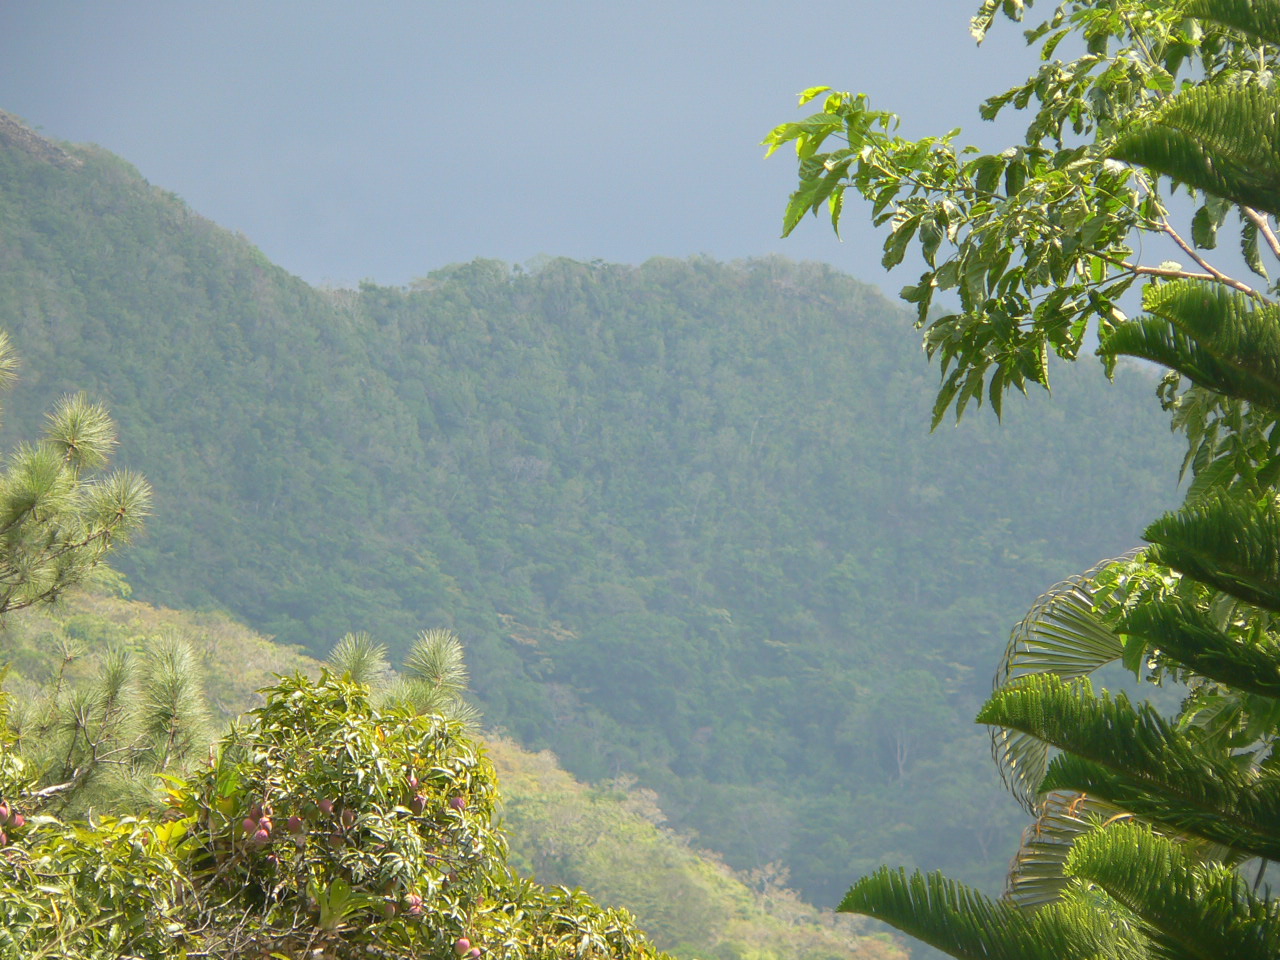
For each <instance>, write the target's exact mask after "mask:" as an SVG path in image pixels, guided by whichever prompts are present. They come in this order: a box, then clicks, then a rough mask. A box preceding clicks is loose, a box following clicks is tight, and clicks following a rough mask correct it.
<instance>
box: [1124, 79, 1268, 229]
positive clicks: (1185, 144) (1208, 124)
mask: <svg viewBox="0 0 1280 960" xmlns="http://www.w3.org/2000/svg"><path fill="white" fill-rule="evenodd" d="M1111 155H1112V156H1114V157H1116V158H1117V159H1120V160H1124V161H1127V162H1129V163H1133V164H1137V165H1140V166H1144V167H1147V168H1149V169H1151V170H1154V171H1155V172H1157V173H1161V174H1164V175H1165V176H1168V177H1171V178H1173V179H1174V180H1176V181H1178V182H1180V183H1185V184H1189V185H1190V186H1193V187H1196V188H1198V189H1200V190H1204V191H1206V192H1208V193H1211V194H1213V195H1215V196H1219V197H1223V198H1225V199H1227V200H1231V201H1233V202H1235V203H1242V204H1246V205H1247V206H1250V207H1254V208H1255V209H1258V210H1264V211H1266V212H1268V213H1280V95H1278V94H1277V93H1276V91H1275V90H1274V89H1272V88H1271V87H1269V86H1264V85H1262V84H1251V85H1249V86H1197V87H1192V88H1190V89H1188V90H1185V91H1183V92H1182V93H1180V94H1178V95H1177V96H1175V97H1173V98H1172V99H1170V100H1169V101H1167V102H1166V103H1165V104H1164V105H1162V106H1161V107H1159V108H1157V109H1156V110H1155V111H1153V112H1152V113H1151V114H1150V115H1149V116H1148V117H1146V118H1144V119H1143V120H1140V121H1138V122H1137V123H1136V124H1135V125H1134V128H1133V129H1132V130H1131V131H1130V132H1128V133H1126V134H1124V135H1123V136H1121V137H1120V138H1119V139H1118V140H1117V141H1116V143H1115V144H1114V146H1113V147H1112V150H1111Z"/></svg>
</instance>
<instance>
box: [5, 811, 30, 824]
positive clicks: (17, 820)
mask: <svg viewBox="0 0 1280 960" xmlns="http://www.w3.org/2000/svg"><path fill="white" fill-rule="evenodd" d="M26 822H27V818H26V817H24V816H23V815H22V814H20V813H15V814H13V816H11V817H10V818H9V823H10V824H12V825H13V826H15V827H20V826H22V825H23V824H24V823H26Z"/></svg>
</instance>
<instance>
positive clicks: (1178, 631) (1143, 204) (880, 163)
mask: <svg viewBox="0 0 1280 960" xmlns="http://www.w3.org/2000/svg"><path fill="white" fill-rule="evenodd" d="M1027 6H1030V4H1029V3H1027V4H1023V3H1008V2H1003V3H1001V2H999V0H988V2H986V3H985V4H984V5H983V8H982V10H981V11H980V12H979V15H978V17H977V18H975V21H974V32H975V35H977V36H978V37H979V39H981V36H982V35H983V34H984V33H985V31H986V30H987V28H988V27H990V26H991V24H992V22H993V21H994V19H995V17H996V16H997V15H998V14H999V12H1000V11H1001V10H1003V11H1004V13H1006V14H1007V15H1009V16H1011V17H1013V18H1015V19H1020V18H1021V16H1022V14H1023V13H1024V9H1025V7H1027ZM1073 32H1076V33H1078V34H1080V35H1082V36H1083V38H1084V41H1085V46H1086V48H1087V53H1086V54H1085V55H1084V56H1082V57H1080V58H1078V59H1077V60H1075V61H1073V62H1072V63H1068V64H1063V63H1060V62H1057V61H1053V60H1052V55H1053V51H1054V49H1055V48H1056V47H1057V45H1058V44H1059V42H1061V41H1062V40H1064V39H1065V38H1067V37H1068V36H1069V35H1070V34H1071V33H1073ZM1028 37H1029V38H1030V40H1031V41H1032V42H1042V43H1043V45H1044V52H1045V60H1046V65H1045V67H1044V68H1043V69H1042V70H1041V71H1040V73H1039V74H1038V76H1037V77H1034V78H1032V79H1031V81H1029V82H1028V84H1027V85H1025V86H1023V87H1020V88H1015V89H1014V90H1012V91H1010V92H1009V93H1008V94H1006V95H1003V96H1001V97H996V98H993V99H992V100H991V101H988V104H987V105H986V106H985V107H984V115H986V116H994V115H995V113H997V112H999V110H1000V109H1002V108H1003V107H1005V106H1006V105H1008V104H1013V105H1014V106H1015V107H1018V108H1023V107H1026V106H1028V105H1029V104H1031V103H1033V102H1034V103H1036V104H1037V109H1036V111H1035V116H1034V119H1033V121H1032V123H1031V125H1030V127H1029V129H1028V135H1027V143H1026V145H1025V146H1023V147H1015V148H1012V149H1011V150H1009V151H1005V152H1004V153H1002V154H999V155H980V156H976V157H974V158H972V159H965V158H964V154H963V153H962V152H960V151H956V150H955V149H954V148H953V147H952V146H951V143H950V139H951V138H950V137H947V138H942V139H931V140H926V141H921V142H919V143H911V142H908V141H903V140H899V139H897V138H894V137H891V136H890V135H889V130H891V128H892V125H893V123H894V118H892V117H891V116H890V115H888V114H881V113H874V112H872V111H870V110H869V109H868V108H867V105H866V101H865V98H862V97H859V98H853V97H850V96H848V95H846V94H830V95H829V96H828V97H827V99H826V101H825V104H824V110H823V112H822V113H820V114H818V115H816V116H814V117H811V118H810V119H809V120H807V121H803V122H801V123H799V124H785V125H783V126H782V127H779V128H778V130H776V131H775V132H774V134H773V135H771V137H770V140H769V141H768V142H769V143H770V145H771V147H776V146H778V145H780V144H781V143H784V142H790V141H795V142H796V143H797V147H798V150H799V154H800V158H801V159H800V175H801V186H800V189H799V190H798V191H797V192H796V193H795V194H794V195H793V197H792V202H791V206H790V208H789V210H788V215H787V221H786V226H787V229H788V230H790V229H791V228H793V227H794V226H795V224H796V223H797V222H798V221H799V219H800V217H801V216H802V215H803V214H804V213H806V212H809V211H811V210H812V211H815V212H816V211H817V209H818V208H819V207H821V206H822V205H824V204H826V205H829V207H830V210H831V215H832V218H833V221H835V222H837V223H838V221H839V218H840V216H841V213H842V201H843V192H844V190H845V189H846V188H847V187H853V188H854V189H855V190H856V191H857V192H860V193H861V194H863V195H864V196H866V197H867V198H868V199H870V200H871V201H872V203H873V205H874V216H875V218H876V221H877V223H888V224H889V225H890V227H891V229H892V233H891V235H890V237H889V239H888V240H887V241H886V245H885V250H886V253H885V262H886V265H887V266H892V265H893V264H895V263H897V262H899V261H901V259H902V258H903V256H904V254H905V250H906V248H907V246H908V244H910V243H911V242H912V241H913V240H918V242H919V243H920V246H921V252H922V253H923V255H924V259H925V261H926V263H927V265H928V268H929V269H928V271H927V272H926V273H925V275H924V277H923V278H922V279H921V281H920V283H918V284H916V285H913V286H911V287H908V288H907V289H906V290H904V296H905V297H906V298H907V299H908V300H910V301H913V302H915V303H917V305H918V306H919V310H920V314H919V317H920V324H921V325H924V326H927V329H926V334H925V337H926V347H927V349H928V350H929V351H930V353H931V354H933V355H936V356H939V357H940V359H941V363H942V372H943V383H942V388H941V390H940V393H939V397H938V402H937V405H936V407H935V423H936V422H937V420H938V419H940V418H941V417H942V416H943V415H944V414H945V413H946V412H947V411H948V410H950V409H953V408H954V409H955V410H956V412H957V415H959V414H960V413H962V412H963V411H964V409H965V406H966V405H967V404H968V403H970V402H975V403H981V402H982V401H983V400H984V398H985V399H987V400H989V401H990V402H991V404H992V406H993V407H994V408H995V410H996V412H997V413H999V411H1000V405H1001V400H1002V398H1003V395H1004V393H1005V392H1006V391H1007V390H1008V389H1009V388H1011V387H1016V388H1019V389H1025V387H1026V385H1027V384H1028V383H1040V384H1043V385H1046V386H1047V384H1048V376H1049V363H1048V354H1049V352H1050V351H1054V352H1056V353H1057V354H1058V355H1059V356H1061V357H1063V358H1065V359H1074V358H1075V356H1076V355H1077V353H1078V351H1079V349H1080V347H1081V346H1082V344H1083V342H1084V335H1085V331H1086V328H1087V327H1088V326H1089V325H1090V323H1094V324H1096V327H1097V330H1098V333H1099V337H1100V349H1099V353H1100V355H1101V356H1102V357H1103V359H1104V360H1105V361H1106V362H1107V364H1108V365H1109V366H1114V364H1115V363H1116V362H1117V360H1118V359H1119V358H1120V357H1126V356H1128V357H1138V358H1141V359H1144V360H1148V361H1151V362H1154V363H1158V364H1161V365H1163V366H1164V367H1166V368H1168V370H1169V371H1170V372H1169V374H1168V375H1167V376H1166V377H1165V379H1164V381H1163V382H1162V384H1161V388H1160V396H1161V399H1162V401H1163V403H1164V405H1165V407H1166V408H1167V409H1169V410H1170V411H1171V412H1172V414H1173V418H1174V424H1175V426H1176V427H1178V428H1180V429H1182V430H1183V431H1184V432H1185V433H1186V434H1187V436H1188V439H1189V452H1188V455H1187V463H1186V467H1187V468H1189V470H1190V473H1191V476H1192V482H1191V483H1190V485H1189V487H1188V495H1187V499H1186V502H1185V503H1184V505H1183V506H1182V507H1181V508H1180V509H1179V510H1177V511H1174V512H1172V513H1170V514H1168V515H1166V516H1164V517H1161V518H1160V519H1158V520H1156V521H1155V522H1154V523H1152V524H1150V525H1149V526H1148V528H1147V529H1146V531H1145V532H1144V538H1145V539H1146V541H1147V542H1148V543H1149V544H1150V546H1148V547H1147V548H1146V549H1144V550H1142V551H1141V552H1140V553H1139V554H1138V555H1137V556H1134V557H1126V558H1123V559H1121V560H1118V561H1114V562H1108V563H1105V564H1103V565H1101V566H1100V567H1099V568H1097V569H1095V570H1093V571H1090V572H1089V573H1088V574H1086V575H1084V576H1082V577H1080V578H1076V579H1074V580H1072V581H1069V582H1068V583H1066V584H1064V585H1062V586H1060V587H1059V588H1057V589H1055V590H1054V591H1051V593H1050V594H1049V595H1048V596H1047V597H1046V598H1045V600H1044V601H1042V602H1041V603H1040V604H1038V605H1037V607H1036V608H1035V609H1033V611H1032V612H1031V614H1029V616H1028V618H1027V620H1025V621H1024V622H1023V624H1022V625H1020V627H1019V629H1018V630H1016V631H1015V635H1014V638H1013V641H1012V642H1011V644H1010V650H1009V653H1008V654H1007V655H1006V658H1005V662H1004V663H1003V665H1002V667H1001V670H1000V672H999V674H998V676H997V689H996V692H995V694H994V695H993V696H992V698H991V699H990V700H989V701H988V702H987V704H986V705H985V706H984V707H983V709H982V711H981V712H980V714H979V717H978V719H979V721H980V722H982V723H986V724H991V725H992V726H993V728H994V731H995V732H994V737H993V744H994V747H995V753H996V758H997V760H998V761H999V764H1000V766H1001V770H1002V773H1003V774H1004V775H1005V777H1006V779H1007V780H1008V782H1009V783H1010V784H1011V786H1013V788H1014V790H1015V793H1017V794H1018V795H1019V796H1020V798H1021V799H1023V801H1024V802H1025V803H1026V805H1027V806H1028V807H1029V809H1030V810H1031V811H1032V812H1033V813H1034V814H1035V816H1036V818H1037V819H1036V822H1035V824H1034V825H1033V827H1032V828H1031V829H1029V830H1028V831H1027V833H1026V835H1024V838H1023V843H1022V847H1021V849H1020V851H1019V854H1018V856H1017V858H1015V861H1014V865H1013V870H1012V873H1011V877H1010V884H1009V888H1008V891H1007V893H1006V896H1005V897H1004V898H1002V899H1001V900H991V899H989V898H987V897H984V896H982V895H981V894H979V893H977V892H975V891H973V890H970V889H967V888H965V887H964V886H962V885H960V884H957V883H954V882H952V881H950V880H947V879H946V878H944V877H942V876H940V875H930V876H925V875H922V874H920V873H916V874H913V875H910V876H909V875H907V874H906V873H905V871H901V870H896V871H895V870H890V869H882V870H880V871H879V872H877V873H875V874H873V875H872V876H869V877H866V878H864V879H862V880H860V881H858V883H856V884H855V885H854V887H853V888H852V889H851V890H850V892H849V894H848V895H847V896H846V898H845V900H844V901H843V903H842V904H841V909H844V910H849V911H854V912H859V913H865V914H868V915H871V916H875V917H878V918H880V919H883V920H886V921H888V922H889V923H891V924H893V925H895V926H897V927H899V928H900V929H903V930H905V931H907V932H909V933H911V934H912V935H914V936H916V937H919V938H920V939H922V940H924V941H926V942H928V943H930V944H932V945H934V946H936V947H938V948H940V949H942V950H944V951H947V952H949V953H951V954H953V955H954V956H957V957H966V958H969V957H972V958H975V960H976V958H983V960H990V958H1001V957H1008V958H1010V960H1012V958H1015V957H1016V958H1036V957H1044V958H1050V957H1052V958H1064V957H1081V958H1085V957H1162V958H1173V957H1178V958H1181V957H1187V958H1190V957H1199V958H1207V957H1223V956H1230V957H1250V958H1252V957H1257V958H1263V957H1269V958H1270V957H1275V956H1276V955H1277V953H1278V952H1280V908H1278V907H1277V906H1276V904H1275V903H1274V902H1273V901H1272V900H1271V899H1270V898H1269V896H1267V894H1266V891H1265V890H1261V891H1260V889H1259V888H1260V882H1261V880H1262V877H1263V871H1264V870H1265V866H1266V864H1267V863H1268V862H1270V861H1271V860H1276V859H1280V770H1278V769H1277V763H1276V760H1275V759H1274V757H1273V748H1274V745H1275V743H1276V739H1277V736H1278V735H1280V630H1277V622H1276V617H1277V615H1278V614H1280V494H1278V491H1277V482H1278V480H1280V323H1278V321H1280V308H1278V307H1277V304H1276V302H1275V300H1274V299H1273V298H1274V296H1275V293H1276V287H1275V286H1271V287H1265V288H1262V289H1259V288H1257V287H1256V286H1255V285H1252V284H1250V283H1246V282H1244V281H1242V280H1239V279H1238V278H1235V277H1232V276H1230V275H1228V274H1227V273H1226V272H1224V271H1222V270H1220V269H1218V268H1216V267H1215V266H1214V265H1213V264H1212V263H1211V262H1210V259H1209V258H1210V256H1211V254H1210V253H1209V252H1208V251H1211V250H1213V249H1214V248H1215V246H1216V237H1217V233H1218V230H1219V229H1220V228H1221V227H1222V225H1223V224H1224V222H1225V221H1226V218H1227V217H1228V215H1229V214H1231V213H1233V212H1234V213H1235V214H1237V216H1238V219H1239V222H1240V224H1241V235H1242V249H1243V251H1244V255H1245V259H1246V261H1247V263H1248V265H1249V267H1250V268H1251V269H1252V270H1253V271H1254V272H1255V273H1256V274H1258V275H1259V276H1260V277H1261V278H1262V279H1263V281H1264V282H1266V279H1267V278H1266V271H1265V267H1264V265H1263V257H1262V252H1261V251H1262V250H1263V249H1265V250H1267V251H1269V252H1270V253H1271V254H1272V255H1274V256H1276V257H1280V239H1278V238H1277V234H1276V228H1275V226H1274V224H1275V219H1274V218H1276V217H1277V216H1280V120H1278V119H1277V118H1280V92H1277V90H1276V88H1275V84H1274V80H1273V79H1272V72H1273V70H1274V68H1275V66H1276V63H1277V60H1280V3H1276V2H1275V0H1214V2H1210V0H1191V2H1167V0H1166V2H1159V3H1153V2H1129V0H1119V2H1110V3H1100V2H1074V3H1066V4H1063V5H1062V6H1061V7H1059V8H1058V9H1057V11H1056V12H1055V13H1054V15H1053V16H1052V17H1050V18H1049V19H1048V20H1046V21H1045V22H1044V23H1043V24H1041V25H1040V26H1038V27H1036V28H1034V29H1033V30H1031V31H1029V33H1028ZM1180 78H1181V79H1180ZM825 92H826V90H825V89H820V90H815V91H810V92H809V93H808V94H807V95H806V96H807V97H809V98H810V99H812V98H814V97H816V96H819V95H821V94H822V93H825ZM829 138H838V139H842V140H844V141H846V142H847V147H845V148H840V149H837V150H832V151H826V152H824V151H823V150H822V148H823V147H824V145H825V141H827V140H828V139H829ZM1170 187H1172V188H1176V189H1182V190H1184V191H1186V192H1187V193H1189V194H1190V195H1191V196H1193V197H1195V198H1197V200H1198V201H1199V203H1200V206H1199V209H1198V210H1197V212H1196V213H1195V216H1194V218H1193V221H1192V224H1191V230H1190V239H1184V237H1183V236H1182V234H1181V233H1180V232H1179V231H1178V230H1176V229H1175V228H1174V226H1173V225H1172V222H1171V219H1170V214H1169V210H1168V206H1167V205H1166V203H1165V197H1166V196H1167V194H1168V192H1169V190H1170ZM1135 232H1137V233H1141V232H1148V233H1158V234H1162V235H1163V236H1165V237H1166V238H1168V239H1169V240H1171V241H1172V242H1173V243H1174V244H1175V245H1177V246H1178V247H1179V248H1180V249H1181V251H1182V253H1183V254H1184V255H1185V256H1186V257H1188V258H1189V259H1190V260H1191V261H1192V262H1193V263H1194V266H1193V267H1184V266H1183V265H1182V264H1180V263H1175V262H1165V263H1161V264H1160V265H1159V266H1154V265H1143V264H1140V263H1137V262H1135V261H1134V260H1133V256H1132V246H1133V244H1132V242H1131V239H1130V238H1131V236H1132V235H1133V234H1134V233H1135ZM944 244H945V245H948V246H947V249H948V250H950V251H953V253H952V255H950V256H946V257H945V258H943V259H942V260H941V261H940V260H939V257H938V254H939V251H940V250H942V249H943V248H944ZM1138 280H1141V281H1142V282H1143V283H1145V284H1146V286H1145V287H1144V289H1143V309H1144V313H1143V315H1142V316H1140V317H1138V318H1135V319H1129V318H1127V317H1125V316H1124V314H1123V313H1122V311H1121V310H1120V307H1119V305H1118V303H1117V300H1118V298H1119V297H1120V295H1121V294H1123V292H1124V291H1125V290H1126V289H1128V288H1129V286H1130V285H1132V284H1133V283H1134V282H1135V281H1138ZM946 288H952V289H955V290H956V291H957V292H958V293H959V295H960V299H961V306H962V309H961V311H960V312H959V313H957V314H953V315H949V316H941V317H938V316H936V315H934V314H933V313H932V312H931V306H932V300H933V294H934V292H935V291H936V290H939V289H946ZM1113 661H1120V662H1122V663H1124V664H1125V665H1126V666H1128V667H1129V668H1130V669H1132V670H1133V671H1134V672H1135V673H1136V674H1139V675H1142V674H1146V675H1148V676H1149V677H1150V678H1152V679H1156V680H1162V681H1168V682H1173V681H1177V682H1181V683H1183V684H1185V685H1186V688H1187V698H1186V701H1185V703H1184V705H1183V707H1182V709H1181V711H1180V713H1179V715H1178V716H1177V717H1175V718H1174V719H1172V720H1171V719H1167V718H1165V717H1163V716H1161V715H1160V714H1159V713H1158V712H1157V711H1156V710H1154V709H1153V708H1152V707H1151V706H1149V705H1147V704H1138V705H1135V704H1134V703H1132V702H1130V700H1129V698H1127V697H1126V696H1124V695H1123V694H1121V695H1116V696H1112V695H1109V694H1107V693H1106V692H1105V691H1104V692H1103V693H1102V694H1101V695H1098V694H1095V693H1094V690H1093V688H1092V686H1091V684H1090V682H1089V679H1088V676H1087V675H1088V674H1090V673H1092V672H1093V671H1095V670H1096V669H1097V668H1098V667H1100V666H1103V665H1105V664H1107V663H1110V662H1113ZM1246 863H1248V864H1250V869H1255V868H1254V866H1253V865H1255V864H1256V874H1255V879H1254V881H1253V882H1252V883H1250V882H1247V881H1246V880H1245V878H1244V876H1243V874H1242V867H1243V866H1244V865H1245V864H1246Z"/></svg>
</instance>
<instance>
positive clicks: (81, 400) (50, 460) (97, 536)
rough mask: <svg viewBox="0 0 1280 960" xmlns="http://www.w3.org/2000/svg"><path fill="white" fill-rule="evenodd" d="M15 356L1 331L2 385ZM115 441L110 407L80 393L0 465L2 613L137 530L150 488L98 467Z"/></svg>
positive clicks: (62, 586) (66, 580)
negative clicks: (31, 440)
mask: <svg viewBox="0 0 1280 960" xmlns="http://www.w3.org/2000/svg"><path fill="white" fill-rule="evenodd" d="M17 363H18V361H17V358H16V356H15V355H14V354H13V351H12V349H11V348H10V345H9V339H8V337H7V336H6V335H5V334H3V333H0V386H9V385H10V384H12V382H13V380H14V378H15V375H16V370H17ZM115 446H116V433H115V427H114V426H113V425H112V423H111V418H110V417H109V416H108V415H107V411H106V409H105V408H104V407H103V406H102V405H101V404H98V403H93V402H91V401H90V400H89V399H88V398H86V397H85V396H84V395H83V394H76V395H73V396H68V397H64V398H63V399H62V400H61V401H60V402H59V403H58V405H57V406H56V407H55V408H54V410H53V412H52V413H50V414H49V415H48V419H47V422H46V424H45V432H44V436H43V437H42V438H41V439H40V441H39V442H37V443H35V444H30V445H24V446H21V447H19V448H18V449H17V450H15V451H14V452H13V453H12V454H10V456H9V461H8V463H7V464H6V465H5V467H4V468H3V470H2V471H0V617H3V615H4V614H5V613H7V612H8V611H10V610H18V609H21V608H23V607H29V606H31V605H33V604H37V603H43V602H46V601H49V600H53V599H56V598H57V597H58V595H59V594H61V593H62V592H63V591H64V590H66V589H67V588H68V587H71V586H74V585H75V584H77V583H81V582H83V581H84V580H85V578H86V577H88V576H89V575H90V573H91V572H92V571H93V570H94V568H95V567H97V566H98V564H100V563H101V562H102V561H103V559H104V558H105V557H106V556H107V554H108V553H110V551H111V550H112V549H113V548H114V547H116V546H117V545H119V544H121V543H124V542H127V541H128V539H129V537H130V536H131V535H132V534H133V533H135V532H136V531H137V529H138V526H139V524H140V523H141V522H142V520H143V518H144V517H145V516H146V515H147V512H148V510H149V508H150V503H151V490H150V487H149V486H148V485H147V482H146V481H145V480H144V479H143V478H142V477H140V476H138V475H137V474H135V473H133V472H131V471H128V470H123V471H118V472H116V473H112V474H107V475H102V474H100V473H99V471H101V470H102V469H103V468H104V467H105V466H106V465H107V462H108V461H109V460H110V458H111V453H112V450H113V449H114V448H115Z"/></svg>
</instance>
